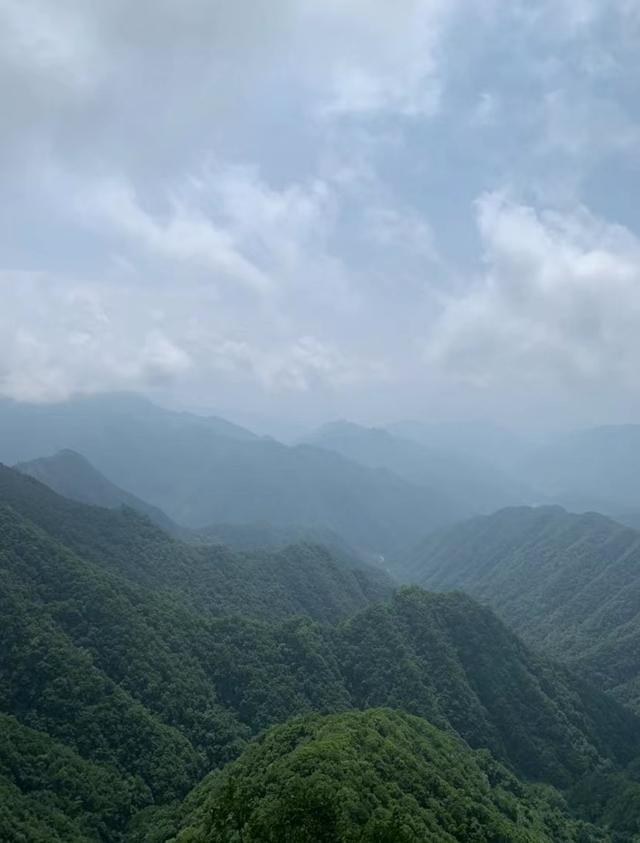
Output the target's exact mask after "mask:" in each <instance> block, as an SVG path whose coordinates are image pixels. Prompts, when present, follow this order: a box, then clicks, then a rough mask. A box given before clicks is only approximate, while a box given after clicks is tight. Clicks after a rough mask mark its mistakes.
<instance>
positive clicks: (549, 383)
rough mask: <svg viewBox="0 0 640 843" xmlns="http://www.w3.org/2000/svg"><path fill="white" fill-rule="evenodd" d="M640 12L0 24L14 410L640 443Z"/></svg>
mask: <svg viewBox="0 0 640 843" xmlns="http://www.w3.org/2000/svg"><path fill="white" fill-rule="evenodd" d="M638 9H639V7H638V4H637V3H636V2H635V1H634V0H554V1H553V2H551V0H548V2H547V0H526V2H525V0H513V2H510V3H503V2H498V0H464V2H462V0H398V2H395V3H389V2H387V0H368V2H365V0H323V1H322V2H319V0H279V2H277V3H275V2H272V0H234V1H233V2H231V0H224V2H223V1H222V0H154V2H151V0H149V2H146V0H142V1H141V2H136V3H131V2H124V0H56V2H52V0H0V96H1V97H2V110H1V111H0V120H1V121H2V125H1V133H0V178H1V179H2V187H3V190H2V196H3V202H2V205H1V206H0V215H1V216H0V296H1V298H0V303H1V304H0V395H3V396H9V397H13V398H17V399H25V400H31V401H53V400H59V399H63V398H65V397H67V396H68V395H70V394H72V393H74V392H77V391H89V392H100V391H105V390H114V389H134V390H139V391H143V392H147V393H148V394H150V395H153V396H155V397H157V398H159V399H161V400H164V401H167V402H172V403H175V404H182V405H184V406H191V407H200V408H210V409H215V410H218V411H223V412H230V413H232V414H233V413H235V414H240V415H242V413H248V412H249V411H251V412H254V413H265V414H269V415H273V416H276V415H280V416H284V415H290V416H293V417H298V418H301V419H304V420H314V421H315V420H320V419H322V418H329V417H333V416H336V415H339V416H350V417H353V418H356V419H358V420H362V421H374V422H375V421H389V420H392V419H393V418H400V417H408V416H422V417H426V418H438V419H442V418H447V417H455V416H469V415H472V416H474V417H479V416H488V417H494V418H497V419H500V420H512V421H520V420H528V421H530V420H531V419H532V417H535V419H539V420H540V421H542V422H544V423H564V422H570V423H575V422H578V423H594V422H599V421H608V420H617V421H619V420H627V419H628V420H640V391H639V389H638V385H639V375H638V370H639V365H638V364H639V363H640V205H639V204H638V196H640V100H638V96H637V92H638V90H639V85H640V64H639V62H640V59H639V57H640V12H639V11H638Z"/></svg>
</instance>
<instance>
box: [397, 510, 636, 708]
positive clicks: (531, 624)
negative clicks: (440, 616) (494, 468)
mask: <svg viewBox="0 0 640 843" xmlns="http://www.w3.org/2000/svg"><path fill="white" fill-rule="evenodd" d="M405 564H406V576H407V578H409V579H412V580H414V581H416V582H420V583H421V584H423V585H424V586H425V587H428V588H433V589H437V590H448V589H452V588H460V589H464V590H465V591H467V592H468V593H469V594H471V595H473V596H475V597H477V598H479V599H481V600H482V601H483V602H486V603H488V604H489V605H491V606H492V607H493V608H495V610H496V611H497V612H498V613H499V614H500V616H501V617H502V618H503V619H504V620H505V621H507V622H508V623H509V624H510V625H511V626H513V628H514V629H516V630H517V631H518V632H519V633H520V634H521V635H522V636H523V637H524V638H525V640H526V641H528V642H529V643H531V644H534V645H535V646H536V647H539V648H543V649H545V650H547V651H548V652H550V653H552V654H553V655H554V656H556V657H558V658H560V659H563V660H565V661H568V662H569V663H570V664H572V665H573V666H575V667H579V668H580V669H581V670H583V671H589V672H591V673H592V674H593V676H594V677H596V678H597V680H598V682H599V683H601V684H602V685H603V686H604V687H605V688H607V689H611V690H612V691H613V692H614V694H615V695H617V696H618V697H619V698H620V699H621V700H624V701H626V702H628V703H629V704H631V705H633V706H635V707H636V709H637V710H639V711H640V533H637V532H635V531H634V530H632V529H630V528H628V527H624V526H622V525H620V524H618V523H616V522H615V521H611V520H610V519H608V518H605V517H604V516H601V515H597V514H595V513H588V514H585V515H573V514H570V513H567V512H565V511H564V510H563V509H561V508H560V507H540V508H537V509H530V508H525V507H523V508H516V509H507V510H503V511H501V512H498V513H496V514H494V515H492V516H489V517H487V518H476V519H473V520H471V521H469V522H466V523H464V524H461V525H458V526H456V527H455V528H451V529H450V530H444V531H441V532H438V533H436V534H434V535H432V536H429V537H427V539H426V540H425V541H424V542H422V543H421V544H420V545H419V546H418V547H417V548H415V549H414V550H413V551H412V552H411V554H410V555H409V557H408V558H407V559H406V560H405Z"/></svg>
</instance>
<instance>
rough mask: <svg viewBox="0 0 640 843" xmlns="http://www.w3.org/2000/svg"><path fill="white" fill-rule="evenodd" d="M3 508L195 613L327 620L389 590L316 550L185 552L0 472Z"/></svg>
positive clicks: (378, 577)
mask: <svg viewBox="0 0 640 843" xmlns="http://www.w3.org/2000/svg"><path fill="white" fill-rule="evenodd" d="M3 503H4V504H6V505H7V506H10V507H11V509H12V510H13V511H15V512H16V513H19V514H20V515H21V516H22V517H23V518H25V519H27V520H28V521H29V522H30V523H31V524H32V525H34V526H37V527H39V528H41V529H42V530H44V531H45V532H46V533H47V535H48V536H49V537H50V538H51V539H54V540H55V541H57V542H60V543H61V544H63V545H64V546H65V547H66V548H68V549H69V550H71V551H73V553H75V554H77V555H78V556H80V557H82V558H85V559H87V560H90V561H91V562H92V563H93V564H94V565H96V566H99V567H101V568H103V569H105V570H108V571H109V572H110V573H114V572H116V573H118V574H120V575H122V576H124V577H126V578H127V579H129V580H131V581H132V582H135V583H137V584H138V585H142V586H145V587H146V588H152V589H155V590H162V591H167V590H168V591H170V592H171V593H172V594H173V595H175V596H180V598H181V599H182V600H184V601H186V602H187V603H189V604H190V605H192V606H193V607H195V608H197V609H198V610H206V611H211V612H214V613H221V612H223V613H229V612H241V613H244V614H250V615H253V616H255V617H258V616H264V617H269V618H274V617H283V616H286V615H289V614H295V613H296V612H305V613H307V614H309V615H310V616H311V617H314V618H316V619H318V620H327V621H330V620H336V619H337V618H339V617H341V616H344V615H345V614H348V613H351V612H354V611H356V610H357V609H358V608H362V607H363V606H365V605H366V604H367V602H368V601H369V600H372V599H382V598H384V597H386V596H388V595H389V593H390V592H391V589H392V587H393V584H392V582H391V580H390V579H389V578H387V577H386V576H385V575H384V574H382V573H381V572H380V571H379V570H377V569H374V568H370V567H368V566H365V565H364V563H359V562H357V560H356V561H354V560H352V559H343V558H342V557H340V558H339V559H334V558H333V557H332V556H331V555H330V553H329V552H328V551H327V550H326V549H324V548H323V547H321V546H318V545H298V546H296V547H285V548H283V549H281V550H278V551H261V552H259V553H258V552H255V553H242V554H237V553H234V552H232V551H230V550H229V549H227V548H225V547H220V546H210V545H204V544H203V545H198V546H189V545H186V544H183V543H182V542H179V541H176V540H174V539H173V538H171V537H170V536H169V535H168V534H167V533H165V532H164V531H162V530H160V529H158V528H157V527H156V526H155V525H154V524H152V523H151V522H150V521H149V520H148V519H147V518H145V517H143V516H140V515H139V514H138V513H136V512H135V511H133V510H122V511H112V510H108V509H104V508H101V507H95V506H87V505H84V504H80V503H77V502H75V501H71V500H68V499H67V498H63V497H62V496H60V495H57V494H56V493H54V492H53V491H52V490H50V489H49V488H47V487H46V486H44V485H43V484H42V483H40V482H38V481H36V480H34V479H33V478H31V477H28V476H25V475H22V474H21V473H19V472H17V471H14V470H12V469H9V468H6V467H4V466H0V505H2V504H3ZM360 565H361V567H359V566H360Z"/></svg>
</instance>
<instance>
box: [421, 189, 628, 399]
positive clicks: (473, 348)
mask: <svg viewBox="0 0 640 843" xmlns="http://www.w3.org/2000/svg"><path fill="white" fill-rule="evenodd" d="M477 210H478V225H479V230H480V235H481V237H482V241H483V244H484V248H485V260H486V272H485V273H484V274H483V275H482V276H481V277H480V278H479V279H478V280H477V281H476V282H475V283H474V284H473V285H472V286H471V287H470V288H469V289H468V290H467V292H466V293H465V294H463V295H462V296H460V297H457V298H450V299H448V300H446V301H445V303H444V309H443V313H442V315H441V317H440V319H439V321H438V322H437V324H436V326H435V328H434V330H433V332H432V333H431V335H430V338H429V340H428V341H427V343H426V344H425V357H426V359H427V361H428V362H429V363H430V364H431V365H435V366H438V367H442V368H443V369H444V370H445V371H446V372H447V373H448V374H450V375H451V376H453V377H455V378H458V379H461V380H462V381H467V382H469V383H470V384H474V385H477V386H482V387H484V386H487V387H493V386H495V385H496V384H501V385H502V386H504V387H506V388H508V387H509V386H513V385H523V384H524V385H527V384H528V385H530V386H534V387H536V388H538V387H540V386H542V387H545V386H548V387H549V388H550V389H551V388H553V387H554V386H557V385H558V384H561V385H565V386H578V387H580V386H585V387H586V388H587V389H591V388H593V386H594V385H596V384H598V383H600V384H602V383H604V382H610V381H611V380H614V381H615V382H617V383H619V384H620V385H621V386H623V387H630V386H631V385H633V384H634V382H635V380H636V378H637V361H638V359H639V357H640V240H638V239H637V238H636V237H635V236H634V235H633V234H631V233H630V232H629V231H628V230H626V229H624V228H623V227H621V226H616V225H611V224H608V223H606V222H604V221H603V220H600V219H598V218H596V217H594V216H593V215H592V214H590V213H589V212H588V211H587V210H586V209H584V208H579V209H577V210H576V211H575V212H573V213H566V214H560V213H557V212H552V211H542V212H538V211H536V210H535V209H533V208H531V207H527V206H524V205H520V204H517V203H515V202H512V201H510V200H509V199H508V198H507V197H506V196H505V195H503V194H499V193H493V194H489V195H486V196H484V197H483V198H482V199H481V200H480V201H479V202H478V205H477Z"/></svg>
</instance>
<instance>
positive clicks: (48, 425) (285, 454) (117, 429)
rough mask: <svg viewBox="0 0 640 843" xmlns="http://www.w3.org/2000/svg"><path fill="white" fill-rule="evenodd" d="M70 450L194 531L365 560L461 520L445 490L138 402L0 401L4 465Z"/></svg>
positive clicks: (0, 453)
mask: <svg viewBox="0 0 640 843" xmlns="http://www.w3.org/2000/svg"><path fill="white" fill-rule="evenodd" d="M63 448H71V449H73V450H75V451H77V452H79V453H81V454H83V455H84V456H85V457H86V458H87V459H88V460H89V461H90V462H91V464H92V465H94V466H95V467H96V469H98V471H100V472H103V473H104V474H105V475H106V476H107V477H108V478H109V479H110V480H111V482H112V483H114V484H115V485H116V486H118V487H120V488H121V489H126V490H127V491H128V492H130V493H132V494H133V495H135V496H136V497H138V498H140V499H142V500H143V501H147V502H148V503H149V504H151V505H153V506H155V507H159V508H160V509H161V510H162V511H163V512H165V513H167V515H168V516H169V517H170V518H172V519H173V520H174V521H176V522H177V523H178V524H180V525H184V526H187V527H195V528H202V527H207V526H208V525H210V524H227V523H229V524H246V523H256V522H267V523H270V524H273V525H274V526H277V527H288V526H289V525H292V524H296V525H301V526H305V527H310V526H311V527H322V528H325V529H329V530H332V531H334V532H335V533H337V534H338V535H340V536H343V537H344V539H345V540H346V541H347V542H348V543H349V544H351V545H353V546H354V547H355V548H356V550H358V551H362V552H366V553H373V554H386V553H388V552H389V551H390V550H391V549H393V548H395V547H397V546H398V545H400V544H405V543H406V542H407V541H412V540H415V541H417V540H418V539H419V538H420V536H421V535H423V534H424V533H425V531H427V530H429V529H431V528H433V527H436V526H439V525H442V524H444V523H450V522H451V521H452V520H454V519H455V517H456V516H457V515H459V512H458V511H457V510H456V511H452V509H451V506H450V505H449V504H448V503H447V502H446V500H444V497H443V495H442V494H441V493H440V492H439V491H438V490H436V491H433V490H431V489H427V488H425V487H422V486H420V485H418V484H415V483H410V482H408V481H407V480H405V479H404V478H401V477H399V476H397V475H394V474H393V473H391V472H389V471H386V470H374V469H371V468H367V467H365V466H362V465H359V464H357V463H355V462H352V461H350V460H348V459H345V458H344V457H342V456H340V455H338V454H335V453H328V452H327V451H326V450H322V449H319V448H314V447H311V446H308V445H301V446H297V447H289V446H286V445H282V444H280V443H279V442H276V441H275V440H273V439H267V438H260V437H257V436H255V435H253V434H251V433H250V432H248V431H245V430H244V429H242V428H236V427H235V426H234V425H231V424H229V423H223V422H222V421H221V420H219V419H216V420H212V419H207V418H201V417H198V416H193V415H190V414H187V413H175V412H171V411H167V410H163V409H161V408H159V407H155V406H154V405H153V404H151V403H150V402H147V401H145V400H143V399H141V398H135V397H127V396H101V397H84V398H78V399H76V400H73V401H69V402H66V403H63V404H58V405H50V406H47V407H41V406H34V405H28V404H18V403H15V402H10V401H0V461H4V462H5V463H16V462H24V461H27V460H33V459H35V458H39V457H41V456H42V455H43V454H50V453H53V452H55V451H59V450H61V449H63Z"/></svg>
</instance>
